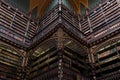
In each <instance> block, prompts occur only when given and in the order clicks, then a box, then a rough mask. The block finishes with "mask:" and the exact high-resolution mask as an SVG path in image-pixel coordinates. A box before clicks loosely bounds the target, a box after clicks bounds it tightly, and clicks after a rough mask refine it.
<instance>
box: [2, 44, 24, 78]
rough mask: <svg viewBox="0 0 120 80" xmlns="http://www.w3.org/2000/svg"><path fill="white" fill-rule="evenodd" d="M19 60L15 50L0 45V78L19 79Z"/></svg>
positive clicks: (20, 59) (20, 58)
mask: <svg viewBox="0 0 120 80" xmlns="http://www.w3.org/2000/svg"><path fill="white" fill-rule="evenodd" d="M21 61H22V57H20V55H18V54H17V52H15V51H13V50H11V49H9V48H4V47H2V46H0V79H2V80H20V75H21V74H20V70H21V67H20V66H21Z"/></svg>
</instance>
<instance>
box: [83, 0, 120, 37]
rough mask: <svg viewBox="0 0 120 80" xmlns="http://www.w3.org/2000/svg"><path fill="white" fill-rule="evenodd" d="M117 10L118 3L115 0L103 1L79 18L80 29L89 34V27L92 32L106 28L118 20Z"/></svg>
mask: <svg viewBox="0 0 120 80" xmlns="http://www.w3.org/2000/svg"><path fill="white" fill-rule="evenodd" d="M119 11H120V10H119V4H118V2H117V1H116V0H107V1H103V2H102V3H100V4H99V6H98V7H96V8H95V9H93V10H90V11H89V15H88V16H85V17H83V18H82V19H81V27H82V31H83V32H84V33H85V34H86V35H87V36H89V35H90V34H91V29H92V32H97V31H99V30H100V29H102V28H103V27H105V29H106V28H108V27H109V25H113V23H116V21H117V22H119V18H120V16H119V15H120V13H119ZM88 18H89V19H88Z"/></svg>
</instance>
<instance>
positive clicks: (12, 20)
mask: <svg viewBox="0 0 120 80" xmlns="http://www.w3.org/2000/svg"><path fill="white" fill-rule="evenodd" d="M0 12H1V13H0V15H1V16H0V32H1V33H0V34H1V36H2V37H5V38H6V39H8V40H10V41H11V40H13V41H14V42H17V43H21V44H25V45H27V46H29V45H30V39H31V38H32V37H33V36H34V35H35V32H36V29H37V25H36V23H35V22H34V21H33V20H32V19H31V18H30V16H27V15H26V14H24V13H22V12H20V11H19V10H18V9H17V8H14V7H12V6H10V5H9V4H7V3H5V2H1V4H0Z"/></svg>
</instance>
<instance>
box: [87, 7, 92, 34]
mask: <svg viewBox="0 0 120 80" xmlns="http://www.w3.org/2000/svg"><path fill="white" fill-rule="evenodd" d="M86 16H87V20H88V25H89V28H90V32H93V29H92V25H91V21H90V18H89V10H88V9H86Z"/></svg>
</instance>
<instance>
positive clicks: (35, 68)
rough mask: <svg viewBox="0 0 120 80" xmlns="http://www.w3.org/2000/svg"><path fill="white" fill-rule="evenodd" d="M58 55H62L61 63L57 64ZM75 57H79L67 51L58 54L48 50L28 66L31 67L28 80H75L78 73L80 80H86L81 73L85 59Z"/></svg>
mask: <svg viewBox="0 0 120 80" xmlns="http://www.w3.org/2000/svg"><path fill="white" fill-rule="evenodd" d="M38 51H39V50H38ZM58 53H62V58H61V60H62V61H61V63H60V62H59V59H60V57H59V54H58ZM39 54H40V53H39ZM73 55H74V56H73ZM77 55H79V56H81V55H80V54H77V53H76V54H75V53H72V52H70V51H69V50H64V51H63V52H61V51H60V52H59V51H56V50H55V49H54V48H51V49H49V50H48V51H46V52H45V53H44V54H41V55H39V56H38V57H36V58H34V59H33V60H32V61H31V63H30V64H29V65H30V67H31V68H30V74H29V76H30V80H37V79H40V80H58V79H60V77H61V78H62V80H66V79H69V80H77V76H78V73H81V79H84V78H86V77H85V76H82V75H85V74H83V72H84V71H85V70H86V65H85V60H86V59H84V58H81V59H80V57H79V56H77ZM64 69H65V70H64ZM60 72H61V73H60ZM59 73H60V74H59ZM62 73H64V74H62ZM68 73H71V74H68ZM86 80H89V79H86Z"/></svg>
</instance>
